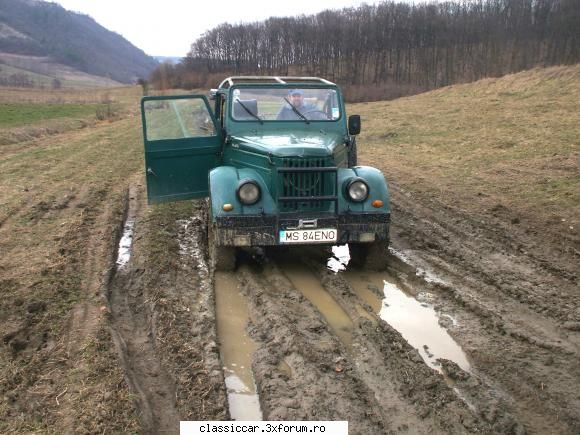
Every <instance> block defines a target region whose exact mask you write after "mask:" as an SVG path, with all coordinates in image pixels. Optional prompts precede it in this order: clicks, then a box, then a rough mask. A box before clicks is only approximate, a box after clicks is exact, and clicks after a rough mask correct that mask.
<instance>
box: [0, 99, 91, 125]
mask: <svg viewBox="0 0 580 435" xmlns="http://www.w3.org/2000/svg"><path fill="white" fill-rule="evenodd" d="M98 107H99V106H98V105H96V104H0V128H3V127H20V126H23V125H26V124H31V123H37V122H41V121H46V120H49V119H55V118H71V117H72V118H85V117H88V116H90V115H94V114H95V111H96V110H97V108H98Z"/></svg>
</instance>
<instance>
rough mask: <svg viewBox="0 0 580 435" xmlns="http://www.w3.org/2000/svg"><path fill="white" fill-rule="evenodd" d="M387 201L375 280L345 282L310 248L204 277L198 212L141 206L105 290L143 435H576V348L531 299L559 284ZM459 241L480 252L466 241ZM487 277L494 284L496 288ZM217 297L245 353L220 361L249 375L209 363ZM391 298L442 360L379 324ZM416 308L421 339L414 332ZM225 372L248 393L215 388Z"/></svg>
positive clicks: (488, 242) (568, 287)
mask: <svg viewBox="0 0 580 435" xmlns="http://www.w3.org/2000/svg"><path fill="white" fill-rule="evenodd" d="M394 198H395V210H396V213H397V214H398V216H399V219H398V221H397V223H396V224H395V227H394V231H393V251H392V254H391V257H390V258H389V268H388V270H387V271H385V272H384V273H377V272H368V271H364V270H357V269H353V268H351V267H349V266H348V265H347V264H346V263H347V261H348V259H345V258H342V259H339V260H340V261H342V264H340V267H338V269H341V270H339V271H338V273H336V272H334V271H331V270H330V269H329V268H328V264H329V263H328V262H329V258H331V257H332V254H330V253H329V252H328V250H324V249H298V250H292V251H290V253H291V255H288V252H285V251H277V250H269V251H268V252H267V253H266V254H264V253H263V252H261V251H256V252H254V251H252V252H249V251H242V252H240V253H239V255H238V268H237V270H236V272H235V273H233V274H221V275H220V278H219V279H217V278H216V279H214V277H213V275H212V273H211V271H208V270H207V266H206V264H207V263H206V260H205V252H206V246H205V233H204V227H205V223H204V216H205V204H204V203H203V202H199V203H194V207H193V209H192V208H190V206H178V207H174V206H167V207H166V208H165V209H157V210H154V211H148V210H149V209H147V208H141V209H140V210H139V212H138V214H137V220H136V225H135V240H136V243H135V247H134V249H135V252H134V257H132V258H131V260H130V262H129V267H128V269H127V270H126V271H125V272H121V273H118V275H117V277H116V278H115V279H114V280H113V283H112V286H111V299H110V303H111V308H112V324H113V327H114V328H116V329H117V331H118V333H119V335H120V336H121V338H122V341H124V342H125V347H124V348H123V346H121V348H122V352H121V354H122V355H124V356H123V358H122V360H123V363H124V365H125V367H126V370H127V374H128V377H129V379H132V378H134V379H135V380H133V381H131V382H130V384H131V385H133V388H134V390H135V391H136V392H137V394H138V396H139V399H138V400H137V406H138V409H139V412H140V414H141V416H142V417H141V424H142V425H143V427H144V430H145V431H151V432H153V431H155V430H161V429H162V428H163V429H166V430H168V431H170V432H171V431H174V430H175V425H174V424H175V423H174V422H175V421H177V419H178V417H179V418H184V416H187V418H190V419H202V416H205V417H207V418H209V419H212V418H216V419H223V418H229V413H230V411H231V412H232V413H234V414H235V413H238V412H239V409H236V406H237V407H239V406H240V405H239V403H242V404H243V403H249V405H247V406H248V407H253V406H255V407H256V409H257V412H258V413H259V414H261V416H262V418H263V419H272V420H308V419H319V420H348V421H349V424H350V428H351V433H361V434H368V433H377V434H378V433H465V432H484V433H490V432H491V433H545V432H551V431H556V432H558V433H574V432H576V431H577V428H578V422H579V415H578V411H577V409H578V407H577V406H576V405H577V404H578V395H577V390H578V387H579V386H578V379H580V376H579V375H580V373H579V372H578V370H579V369H578V364H577V363H578V341H577V340H578V336H577V333H575V332H574V331H571V330H569V329H566V328H565V326H566V325H567V324H566V321H567V320H565V319H567V317H566V316H567V315H568V314H569V313H568V311H566V309H567V305H566V303H565V302H563V301H561V300H558V301H555V300H552V299H548V298H544V297H543V295H541V294H539V293H538V291H537V290H536V289H535V285H538V284H542V283H544V285H548V284H550V285H554V283H556V282H558V283H559V289H560V292H566V291H567V292H568V293H566V295H567V297H569V298H574V297H575V295H574V291H573V288H574V286H573V283H571V282H570V281H569V278H570V275H569V274H568V273H567V272H565V271H564V272H562V273H558V272H557V271H554V269H547V268H545V267H541V268H540V267H538V266H537V265H538V264H542V263H541V261H539V260H538V259H537V258H536V257H532V256H521V257H519V256H517V255H515V254H514V253H513V252H512V251H511V250H510V249H511V248H510V247H511V246H513V244H514V241H513V240H512V239H510V238H504V237H503V236H502V235H499V234H498V231H497V229H496V228H494V229H492V235H491V236H489V235H487V234H485V238H484V237H483V234H484V233H485V232H486V228H487V226H483V225H482V224H480V225H477V223H474V222H473V221H469V220H467V219H465V217H464V216H461V219H462V220H461V225H458V224H457V222H458V221H459V219H460V216H457V217H453V215H452V214H450V211H449V210H437V209H432V208H423V207H421V206H419V203H418V202H417V203H416V202H411V201H406V200H405V198H406V197H405V195H401V194H400V193H398V192H397V191H396V190H395V192H394ZM142 200H143V199H142ZM439 213H441V217H440V218H439V217H438V216H439ZM427 214H428V215H429V219H426V218H425V217H424V216H425V215H427ZM188 216H189V217H188ZM140 220H141V222H142V223H141V224H140V223H139V221H140ZM448 222H453V223H452V224H451V223H448ZM472 225H473V227H472ZM473 232H475V233H481V234H482V237H481V239H480V238H476V240H475V241H473V242H472V241H470V234H472V233H473ZM494 234H495V237H497V238H496V239H494V238H493V236H494ZM455 240H457V241H459V240H463V242H462V243H459V242H455ZM155 246H156V247H155ZM486 249H488V250H489V251H487V252H486ZM342 252H344V250H343V251H342ZM335 257H336V254H335ZM483 257H486V258H487V259H488V260H487V261H482V258H483ZM506 259H508V260H509V264H508V263H506V261H507V260H506ZM335 260H336V259H335ZM499 271H501V275H502V280H503V281H502V282H505V283H506V286H502V285H498V283H497V282H496V279H497V277H498V274H499ZM515 282H519V283H520V285H519V286H518V288H520V289H523V290H520V291H528V292H529V296H528V298H529V299H530V303H525V301H526V299H523V301H524V302H522V300H520V299H521V297H520V298H518V297H517V296H516V293H515V292H514V291H513V288H515V287H513V286H510V285H509V283H515ZM382 283H385V284H384V288H382V287H383V284H382ZM513 285H515V284H513ZM225 287H227V291H229V292H230V293H229V294H230V295H232V296H230V297H234V296H235V297H236V298H241V299H239V302H236V304H238V305H239V306H241V305H243V306H245V307H246V308H245V309H244V310H241V311H239V313H238V312H233V313H232V312H229V313H228V316H230V317H231V316H240V319H241V322H242V323H241V324H242V325H244V324H245V325H246V326H245V327H244V329H245V334H247V337H248V338H249V340H251V343H249V344H248V345H247V346H246V345H245V344H244V343H238V345H239V346H238V347H237V348H235V349H233V350H232V349H230V350H228V352H234V354H236V353H238V354H240V355H242V358H241V361H244V358H250V361H252V362H251V367H241V368H240V367H237V368H236V367H229V366H227V363H226V362H225V361H226V360H224V359H223V358H224V357H225V358H226V359H229V358H231V355H230V356H225V354H224V353H223V352H224V349H223V348H222V345H223V346H224V347H225V346H226V345H227V343H226V342H227V341H228V340H227V337H220V336H218V335H217V332H218V330H220V329H224V328H220V327H219V322H222V321H224V320H220V310H221V309H222V308H221V305H222V303H220V302H219V300H218V304H217V306H216V304H215V295H216V293H217V294H218V295H219V294H221V292H223V291H224V288H225ZM395 291H397V292H400V295H403V296H404V297H405V298H408V299H409V300H412V301H414V303H416V304H417V306H418V308H417V309H418V311H415V312H409V313H408V314H406V316H407V318H408V319H411V320H410V321H411V323H412V324H414V326H418V327H419V328H421V325H425V326H424V327H428V328H431V329H437V327H438V328H440V329H441V331H439V332H440V333H441V334H443V335H444V336H445V337H444V340H442V341H445V340H447V341H448V342H451V345H452V346H455V348H454V350H452V351H451V353H450V354H449V355H451V356H450V357H448V358H447V359H445V358H443V357H441V355H448V354H445V353H441V354H440V353H439V352H444V351H441V350H440V348H439V347H438V346H440V345H441V343H440V342H438V341H439V339H437V338H435V339H433V338H428V337H425V338H419V341H416V340H415V339H414V338H413V337H412V336H409V335H407V334H408V332H406V331H405V327H404V326H400V325H399V323H397V319H396V318H389V317H388V316H389V314H388V308H389V304H395V303H396V300H395V299H389V295H388V292H395ZM231 292H235V295H234V293H231ZM385 292H387V293H385ZM398 294H399V293H398ZM517 294H519V293H517ZM538 295H539V297H538V298H537V299H536V298H535V296H538ZM391 296H392V295H391ZM403 296H401V297H403ZM383 299H384V301H383ZM236 300H238V299H236ZM393 307H395V305H393ZM395 308H396V307H395ZM229 309H230V310H231V309H232V308H231V307H230V308H229ZM385 310H386V311H385ZM421 310H431V311H432V316H434V319H435V323H436V324H437V326H426V325H431V324H430V323H428V322H429V321H430V320H428V318H427V317H428V314H427V313H426V312H424V311H421ZM392 312H393V311H391V314H390V315H392ZM394 312H396V310H395V311H394ZM385 313H387V314H385ZM542 313H544V314H542ZM553 313H554V314H555V316H553V315H552V314H553ZM556 313H559V314H556ZM572 313H574V312H573V311H572ZM222 318H223V316H222ZM244 319H245V320H244ZM559 319H562V320H559ZM411 326H413V325H411ZM425 335H426V334H425ZM421 339H422V340H423V341H421ZM241 340H246V339H245V338H242V339H241ZM128 342H131V344H128ZM421 343H424V344H421ZM220 353H222V354H221V356H220ZM243 354H246V355H248V357H244V356H243ZM137 356H138V357H137ZM235 356H236V355H234V357H235ZM220 358H221V361H220ZM438 358H443V359H438ZM140 359H143V360H144V361H146V360H149V359H150V360H151V361H150V363H148V364H145V365H142V366H141V365H140V363H139V360H140ZM155 359H157V361H155ZM245 361H248V359H245ZM234 365H235V364H234ZM145 366H147V369H145ZM222 366H224V367H223V369H225V372H224V371H223V370H222ZM232 372H233V373H235V375H236V376H238V379H239V380H240V382H241V383H253V385H255V392H253V391H251V390H252V388H248V389H245V388H243V386H242V387H240V386H239V385H237V386H236V385H235V384H232V383H231V381H230V382H229V383H228V381H227V379H225V378H227V377H228V376H230V374H231V373H232ZM232 385H233V386H232ZM226 391H227V392H226ZM249 392H251V394H250V393H249ZM228 394H229V396H230V402H229V405H228V402H227V399H226V396H227V395H228ZM240 394H241V395H242V396H243V395H244V394H249V396H251V395H254V396H252V397H256V400H258V401H259V405H252V404H251V402H252V400H253V399H252V398H251V397H249V396H248V397H246V399H244V398H242V401H241V402H239V398H240ZM185 398H188V399H189V400H186V399H185ZM196 400H197V401H196ZM243 400H246V401H245V402H244V401H243ZM236 403H237V404H238V405H236ZM241 406H246V405H241ZM149 410H150V411H149ZM148 413H149V414H148ZM242 414H243V412H242ZM172 424H173V426H172Z"/></svg>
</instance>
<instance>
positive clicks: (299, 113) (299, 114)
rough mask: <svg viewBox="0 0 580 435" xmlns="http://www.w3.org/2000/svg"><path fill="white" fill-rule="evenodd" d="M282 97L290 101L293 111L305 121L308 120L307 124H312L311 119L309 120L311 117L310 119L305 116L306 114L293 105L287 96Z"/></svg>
mask: <svg viewBox="0 0 580 435" xmlns="http://www.w3.org/2000/svg"><path fill="white" fill-rule="evenodd" d="M282 98H284V101H286V102H287V103H288V105H289V106H290V108H291V109H292V111H293V112H294V113H295V114H296V115H298V116H299V117H300V118H302V119H303V120H304V121H306V124H310V120H309V119H308V118H307V117H306V116H304V115H303V114H302V113H301V112H300V110H298V109H297V108H296V107H294V105H293V104H292V103H291V102H290V101H288V98H286V97H282Z"/></svg>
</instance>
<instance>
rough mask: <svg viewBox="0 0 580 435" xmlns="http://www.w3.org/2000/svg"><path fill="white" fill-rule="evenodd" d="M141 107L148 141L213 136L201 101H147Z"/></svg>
mask: <svg viewBox="0 0 580 435" xmlns="http://www.w3.org/2000/svg"><path fill="white" fill-rule="evenodd" d="M144 108H145V123H146V131H147V140H149V141H153V140H162V139H183V138H191V137H200V136H215V135H216V131H215V127H214V125H213V122H212V119H211V116H210V114H209V111H208V108H207V106H206V104H205V102H204V100H203V99H201V98H187V99H167V100H148V101H145V103H144Z"/></svg>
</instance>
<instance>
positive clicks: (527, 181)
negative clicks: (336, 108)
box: [349, 65, 580, 237]
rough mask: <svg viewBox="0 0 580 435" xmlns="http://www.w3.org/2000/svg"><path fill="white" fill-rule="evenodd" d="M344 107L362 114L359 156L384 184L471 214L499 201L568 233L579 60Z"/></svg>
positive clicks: (578, 191) (578, 135) (576, 201)
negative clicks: (376, 170) (388, 182)
mask: <svg viewBox="0 0 580 435" xmlns="http://www.w3.org/2000/svg"><path fill="white" fill-rule="evenodd" d="M349 111H350V113H360V114H361V115H362V117H363V133H362V134H361V137H360V139H359V144H360V145H359V149H360V151H359V152H360V157H359V160H360V162H361V163H362V164H365V163H366V164H372V165H374V166H379V167H380V168H381V169H382V170H383V171H384V173H385V175H386V176H387V179H390V180H391V181H392V182H395V183H398V184H400V185H404V186H405V187H406V188H408V189H411V190H415V191H417V192H423V193H425V194H427V195H431V196H433V197H437V198H439V199H441V200H442V201H444V202H446V203H449V204H451V205H453V206H457V207H461V208H464V209H466V210H469V211H471V212H472V213H474V214H478V213H479V214H485V213H487V212H490V210H492V209H493V208H494V207H495V208H496V209H497V207H498V206H502V207H505V208H506V209H508V210H510V211H511V212H512V215H514V216H521V217H522V220H523V219H527V220H528V222H530V223H531V222H534V223H535V224H537V225H538V226H540V227H541V226H543V225H546V224H556V227H555V229H556V230H558V231H562V232H564V233H565V234H567V235H569V236H571V237H575V236H576V234H577V230H578V224H579V223H580V222H579V219H580V122H578V120H579V119H580V65H576V66H571V67H554V68H548V69H534V70H531V71H526V72H522V73H519V74H513V75H509V76H505V77H503V78H495V79H486V80H481V81H479V82H476V83H472V84H465V85H456V86H450V87H447V88H442V89H439V90H436V91H432V92H429V93H425V94H421V95H416V96H412V97H408V98H403V99H399V100H395V101H391V102H379V103H363V104H353V105H351V106H350V107H349ZM517 219H519V217H518V218H516V220H517Z"/></svg>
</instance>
